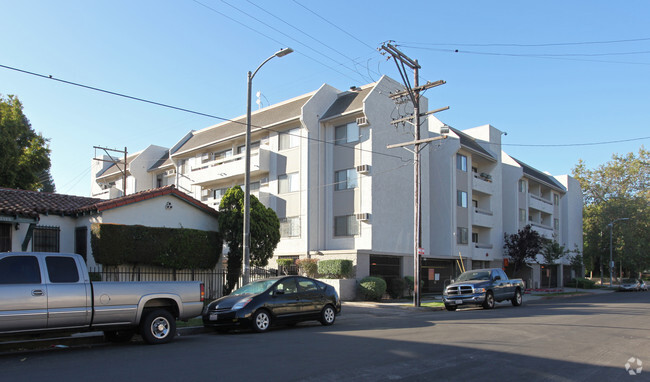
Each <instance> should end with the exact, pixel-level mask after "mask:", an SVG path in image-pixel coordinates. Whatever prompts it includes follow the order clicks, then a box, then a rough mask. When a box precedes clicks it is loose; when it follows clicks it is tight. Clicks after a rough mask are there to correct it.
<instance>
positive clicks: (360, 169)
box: [357, 164, 370, 174]
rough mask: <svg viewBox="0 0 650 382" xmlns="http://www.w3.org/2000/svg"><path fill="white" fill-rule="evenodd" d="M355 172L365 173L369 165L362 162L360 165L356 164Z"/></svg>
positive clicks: (368, 169)
mask: <svg viewBox="0 0 650 382" xmlns="http://www.w3.org/2000/svg"><path fill="white" fill-rule="evenodd" d="M357 172H358V173H359V174H367V173H368V172H370V165H368V164H362V165H359V166H357Z"/></svg>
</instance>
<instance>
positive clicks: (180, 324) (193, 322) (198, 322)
mask: <svg viewBox="0 0 650 382" xmlns="http://www.w3.org/2000/svg"><path fill="white" fill-rule="evenodd" d="M192 326H203V319H202V318H201V317H194V318H190V319H189V320H188V321H187V322H184V321H176V327H177V328H190V327H192Z"/></svg>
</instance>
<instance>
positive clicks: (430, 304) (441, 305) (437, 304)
mask: <svg viewBox="0 0 650 382" xmlns="http://www.w3.org/2000/svg"><path fill="white" fill-rule="evenodd" d="M404 306H413V305H404ZM420 306H424V307H427V308H444V307H445V304H444V303H442V302H437V301H434V302H423V303H420Z"/></svg>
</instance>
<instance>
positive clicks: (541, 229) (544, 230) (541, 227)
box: [528, 221, 553, 239]
mask: <svg viewBox="0 0 650 382" xmlns="http://www.w3.org/2000/svg"><path fill="white" fill-rule="evenodd" d="M528 223H530V225H531V227H532V228H533V229H534V230H535V231H537V232H538V233H539V234H540V235H542V236H544V237H545V238H547V239H551V238H553V227H551V226H549V225H546V224H540V223H537V222H533V221H529V222H528Z"/></svg>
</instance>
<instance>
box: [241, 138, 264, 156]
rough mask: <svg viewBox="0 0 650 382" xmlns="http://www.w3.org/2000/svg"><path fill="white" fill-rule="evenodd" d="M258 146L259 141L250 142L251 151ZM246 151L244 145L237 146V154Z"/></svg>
mask: <svg viewBox="0 0 650 382" xmlns="http://www.w3.org/2000/svg"><path fill="white" fill-rule="evenodd" d="M259 147H260V141H255V142H251V153H252V152H253V151H254V150H255V149H258V148H259ZM245 152H246V145H245V144H243V145H241V146H237V154H244V153H245Z"/></svg>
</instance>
